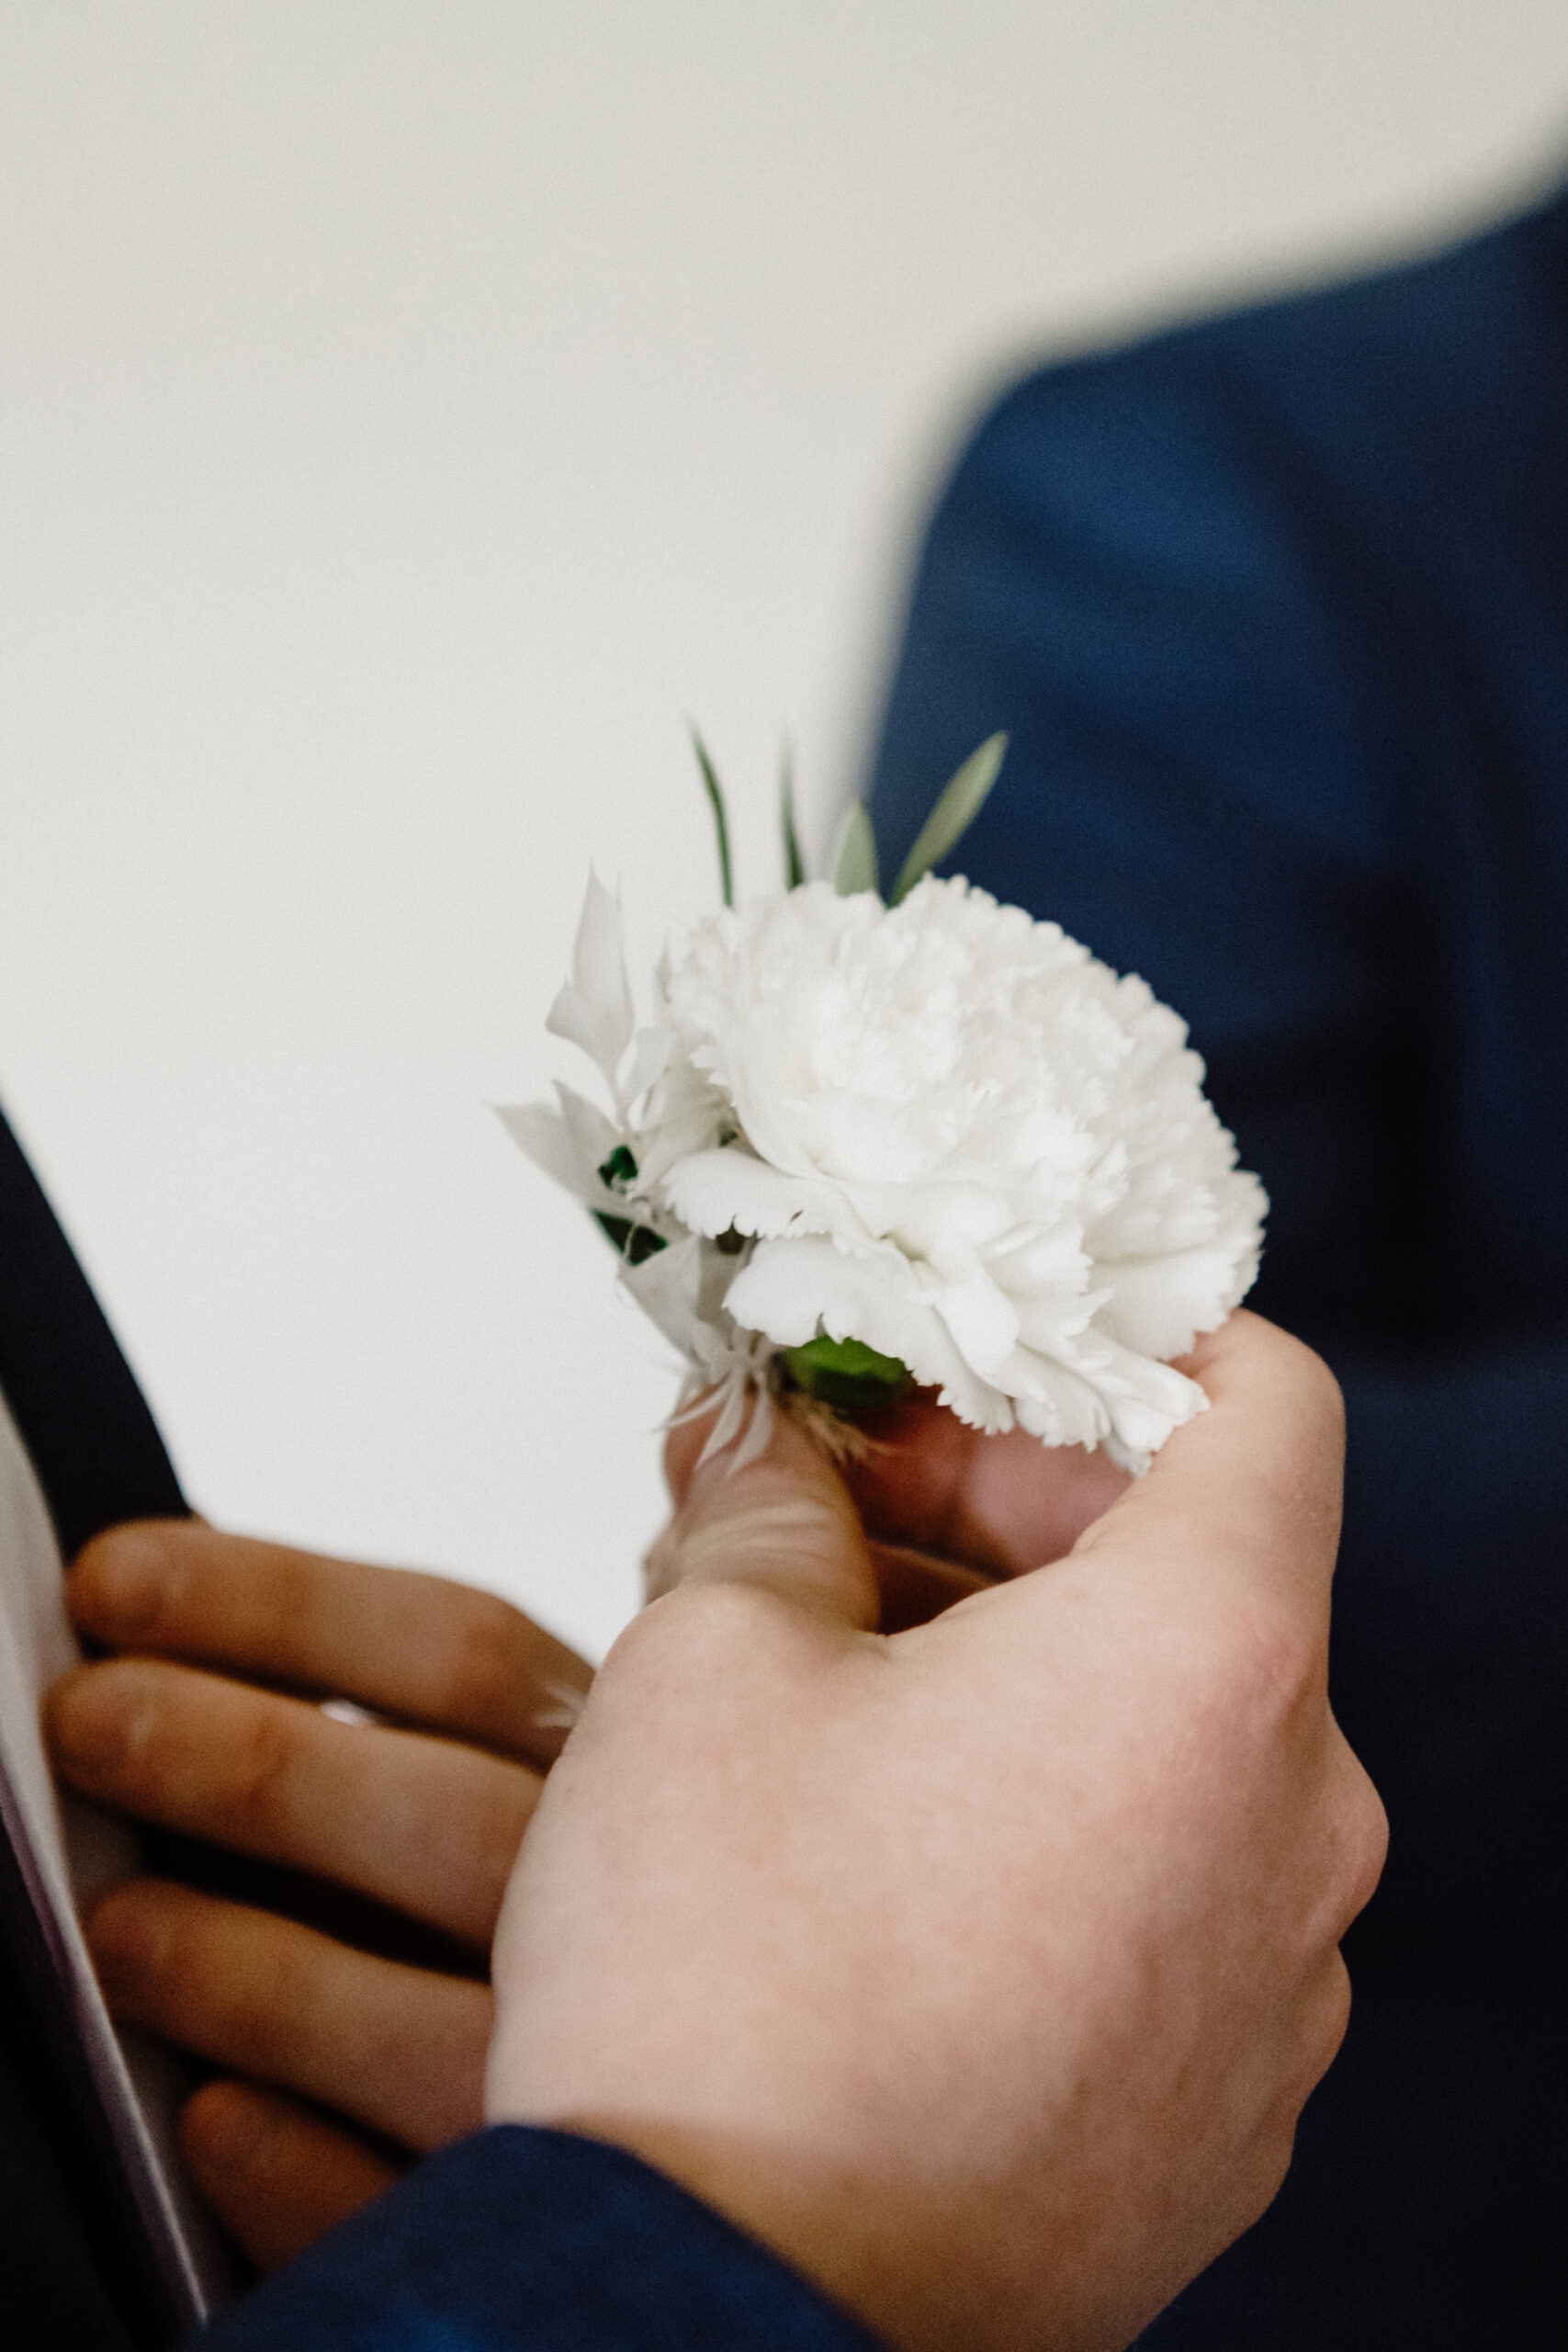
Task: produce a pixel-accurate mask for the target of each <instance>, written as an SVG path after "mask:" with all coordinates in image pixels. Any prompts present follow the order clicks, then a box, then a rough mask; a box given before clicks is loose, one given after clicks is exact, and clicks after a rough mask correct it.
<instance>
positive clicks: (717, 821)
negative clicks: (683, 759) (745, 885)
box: [692, 728, 735, 907]
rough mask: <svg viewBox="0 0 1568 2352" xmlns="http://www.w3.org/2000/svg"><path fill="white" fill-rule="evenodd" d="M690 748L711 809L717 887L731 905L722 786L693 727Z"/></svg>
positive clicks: (731, 876) (732, 894) (731, 879)
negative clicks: (715, 846) (716, 854)
mask: <svg viewBox="0 0 1568 2352" xmlns="http://www.w3.org/2000/svg"><path fill="white" fill-rule="evenodd" d="M692 749H693V751H694V752H695V753H696V755H697V765H698V767H700V768H701V770H702V772H703V782H704V784H705V786H707V796H708V803H709V806H710V807H711V809H713V829H714V832H715V834H716V837H717V841H718V887H719V888H720V889H721V890H722V891H723V893H724V903H725V905H726V906H727V907H732V906H733V905H734V904H735V876H734V874H733V873H732V871H731V868H730V864H729V818H728V813H727V811H726V809H725V806H724V786H722V785H721V784H720V782H719V780H718V774H717V771H716V768H715V766H714V763H713V762H712V761H711V760H710V759H709V757H708V750H707V745H706V744H705V742H704V741H703V739H702V737H701V736H700V735H699V734H698V733H697V730H696V729H695V728H693V729H692Z"/></svg>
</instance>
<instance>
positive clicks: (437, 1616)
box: [67, 1520, 592, 1764]
mask: <svg viewBox="0 0 1568 2352" xmlns="http://www.w3.org/2000/svg"><path fill="white" fill-rule="evenodd" d="M67 1592H68V1598H69V1602H70V1608H71V1613H72V1615H73V1618H74V1619H75V1621H76V1623H77V1624H78V1625H79V1626H80V1627H81V1629H82V1631H83V1632H84V1633H85V1634H90V1635H92V1636H93V1638H94V1639H96V1640H97V1641H99V1642H102V1643H104V1644H105V1645H107V1647H109V1648H111V1649H117V1650H136V1651H140V1652H142V1653H143V1654H148V1655H152V1656H154V1657H169V1658H180V1659H184V1660H186V1661H188V1662H190V1663H192V1664H197V1665H203V1666H216V1667H223V1668H228V1669H229V1670H230V1671H231V1672H236V1673H239V1674H242V1675H246V1676H254V1677H257V1678H259V1679H263V1680H265V1681H268V1682H274V1683H279V1684H282V1685H284V1686H285V1687H286V1688H288V1689H289V1690H293V1691H300V1692H303V1693H307V1694H309V1695H310V1696H312V1697H320V1698H338V1699H349V1700H353V1701H355V1702H357V1703H358V1704H359V1705H361V1706H365V1707H369V1708H372V1709H374V1710H375V1711H376V1712H377V1713H380V1714H389V1715H395V1716H398V1717H400V1718H401V1719H402V1720H404V1721H406V1722H410V1723H414V1724H423V1725H424V1726H426V1727H427V1728H429V1729H432V1730H435V1731H442V1732H446V1733H449V1734H452V1735H455V1736H458V1737H460V1738H465V1739H471V1740H475V1741H478V1742H479V1744H480V1745H482V1746H484V1747H496V1748H499V1749H501V1750H502V1753H503V1754H506V1755H509V1756H519V1757H523V1758H525V1759H526V1760H527V1761H529V1762H530V1763H537V1764H548V1763H549V1762H551V1761H552V1760H553V1759H554V1758H555V1756H556V1755H557V1754H558V1751H559V1748H560V1746H561V1742H562V1741H563V1739H564V1738H565V1736H566V1733H567V1731H568V1730H569V1729H570V1725H571V1723H572V1722H573V1721H574V1720H575V1717H576V1713H577V1711H578V1708H579V1706H580V1704H581V1696H582V1693H583V1692H584V1691H586V1690H587V1688H588V1685H589V1683H590V1681H591V1680H592V1668H590V1667H589V1666H588V1664H587V1663H586V1661H585V1660H584V1659H582V1658H580V1657H578V1656H577V1654H576V1652H575V1651H574V1650H570V1649H568V1648H567V1646H566V1645H565V1644H564V1643H563V1642H558V1641H557V1640H556V1638H555V1636H554V1635H553V1634H547V1633H546V1632H545V1630H544V1628H543V1627H542V1626H539V1625H536V1624H535V1623H533V1620H532V1619H531V1618H528V1617H525V1615H524V1614H523V1612H522V1611H521V1610H519V1609H513V1607H512V1606H511V1604H510V1603H509V1602H507V1601H504V1600H499V1599H498V1598H497V1597H496V1596H495V1595H494V1594H493V1593H487V1592H476V1591H475V1590H473V1589H472V1588H471V1587H469V1586H468V1585H461V1584H455V1583H452V1582H450V1581H449V1580H448V1579H447V1578H446V1577H433V1576H423V1575H420V1574H418V1573H416V1572H415V1571H414V1570H412V1569H408V1568H384V1567H373V1566H369V1565H368V1564H367V1563H366V1562H363V1561H358V1560H333V1559H327V1558H324V1557H322V1556H321V1555H319V1554H317V1553H314V1552H299V1551H295V1550H293V1549H292V1548H291V1547H290V1546H288V1544H266V1543H262V1542H259V1541H257V1540H256V1539H255V1538H254V1537H251V1536H244V1535H225V1534H223V1533H221V1532H219V1531H218V1530H217V1529H215V1528H211V1527H207V1526H205V1525H203V1524H202V1523H201V1522H200V1521H190V1520H141V1521H134V1522H132V1523H130V1525H127V1526H124V1527H116V1528H111V1529H110V1530H109V1532H107V1534H104V1535H99V1536H96V1537H95V1538H94V1540H93V1542H92V1543H90V1544H87V1545H86V1547H85V1550H84V1551H83V1552H82V1553H81V1555H80V1556H79V1557H78V1559H77V1561H76V1564H75V1566H74V1567H73V1569H72V1571H71V1575H70V1577H69V1579H68V1584H67Z"/></svg>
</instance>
